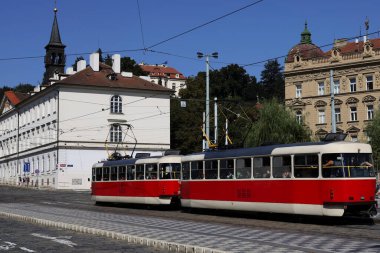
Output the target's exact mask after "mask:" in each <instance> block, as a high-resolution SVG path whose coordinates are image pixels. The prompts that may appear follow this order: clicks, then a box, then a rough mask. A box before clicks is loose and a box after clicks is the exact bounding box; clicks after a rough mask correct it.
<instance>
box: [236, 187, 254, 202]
mask: <svg viewBox="0 0 380 253" xmlns="http://www.w3.org/2000/svg"><path fill="white" fill-rule="evenodd" d="M237 197H238V198H241V199H248V198H250V197H251V190H250V189H245V188H242V189H238V190H237Z"/></svg>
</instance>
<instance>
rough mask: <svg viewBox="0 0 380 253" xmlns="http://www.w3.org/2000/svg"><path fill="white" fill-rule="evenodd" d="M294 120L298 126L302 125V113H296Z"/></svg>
mask: <svg viewBox="0 0 380 253" xmlns="http://www.w3.org/2000/svg"><path fill="white" fill-rule="evenodd" d="M296 120H297V122H298V124H302V112H301V111H297V112H296Z"/></svg>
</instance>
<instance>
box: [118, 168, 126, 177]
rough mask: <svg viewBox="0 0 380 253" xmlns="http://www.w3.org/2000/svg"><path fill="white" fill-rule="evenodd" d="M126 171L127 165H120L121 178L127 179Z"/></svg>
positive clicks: (119, 175)
mask: <svg viewBox="0 0 380 253" xmlns="http://www.w3.org/2000/svg"><path fill="white" fill-rule="evenodd" d="M125 173H126V168H125V166H120V167H119V170H118V179H119V180H125Z"/></svg>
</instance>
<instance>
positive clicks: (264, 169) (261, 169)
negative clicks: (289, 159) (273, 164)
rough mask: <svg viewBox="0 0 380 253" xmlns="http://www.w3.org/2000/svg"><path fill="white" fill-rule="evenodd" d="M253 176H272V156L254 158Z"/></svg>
mask: <svg viewBox="0 0 380 253" xmlns="http://www.w3.org/2000/svg"><path fill="white" fill-rule="evenodd" d="M253 177H254V178H269V177H270V157H269V156H265V157H255V158H253Z"/></svg>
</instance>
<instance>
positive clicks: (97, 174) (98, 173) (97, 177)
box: [95, 168, 102, 181]
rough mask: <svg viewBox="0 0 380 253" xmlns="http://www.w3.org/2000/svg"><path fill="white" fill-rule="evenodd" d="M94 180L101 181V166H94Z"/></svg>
mask: <svg viewBox="0 0 380 253" xmlns="http://www.w3.org/2000/svg"><path fill="white" fill-rule="evenodd" d="M95 170H96V181H102V168H96V169H95Z"/></svg>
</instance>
